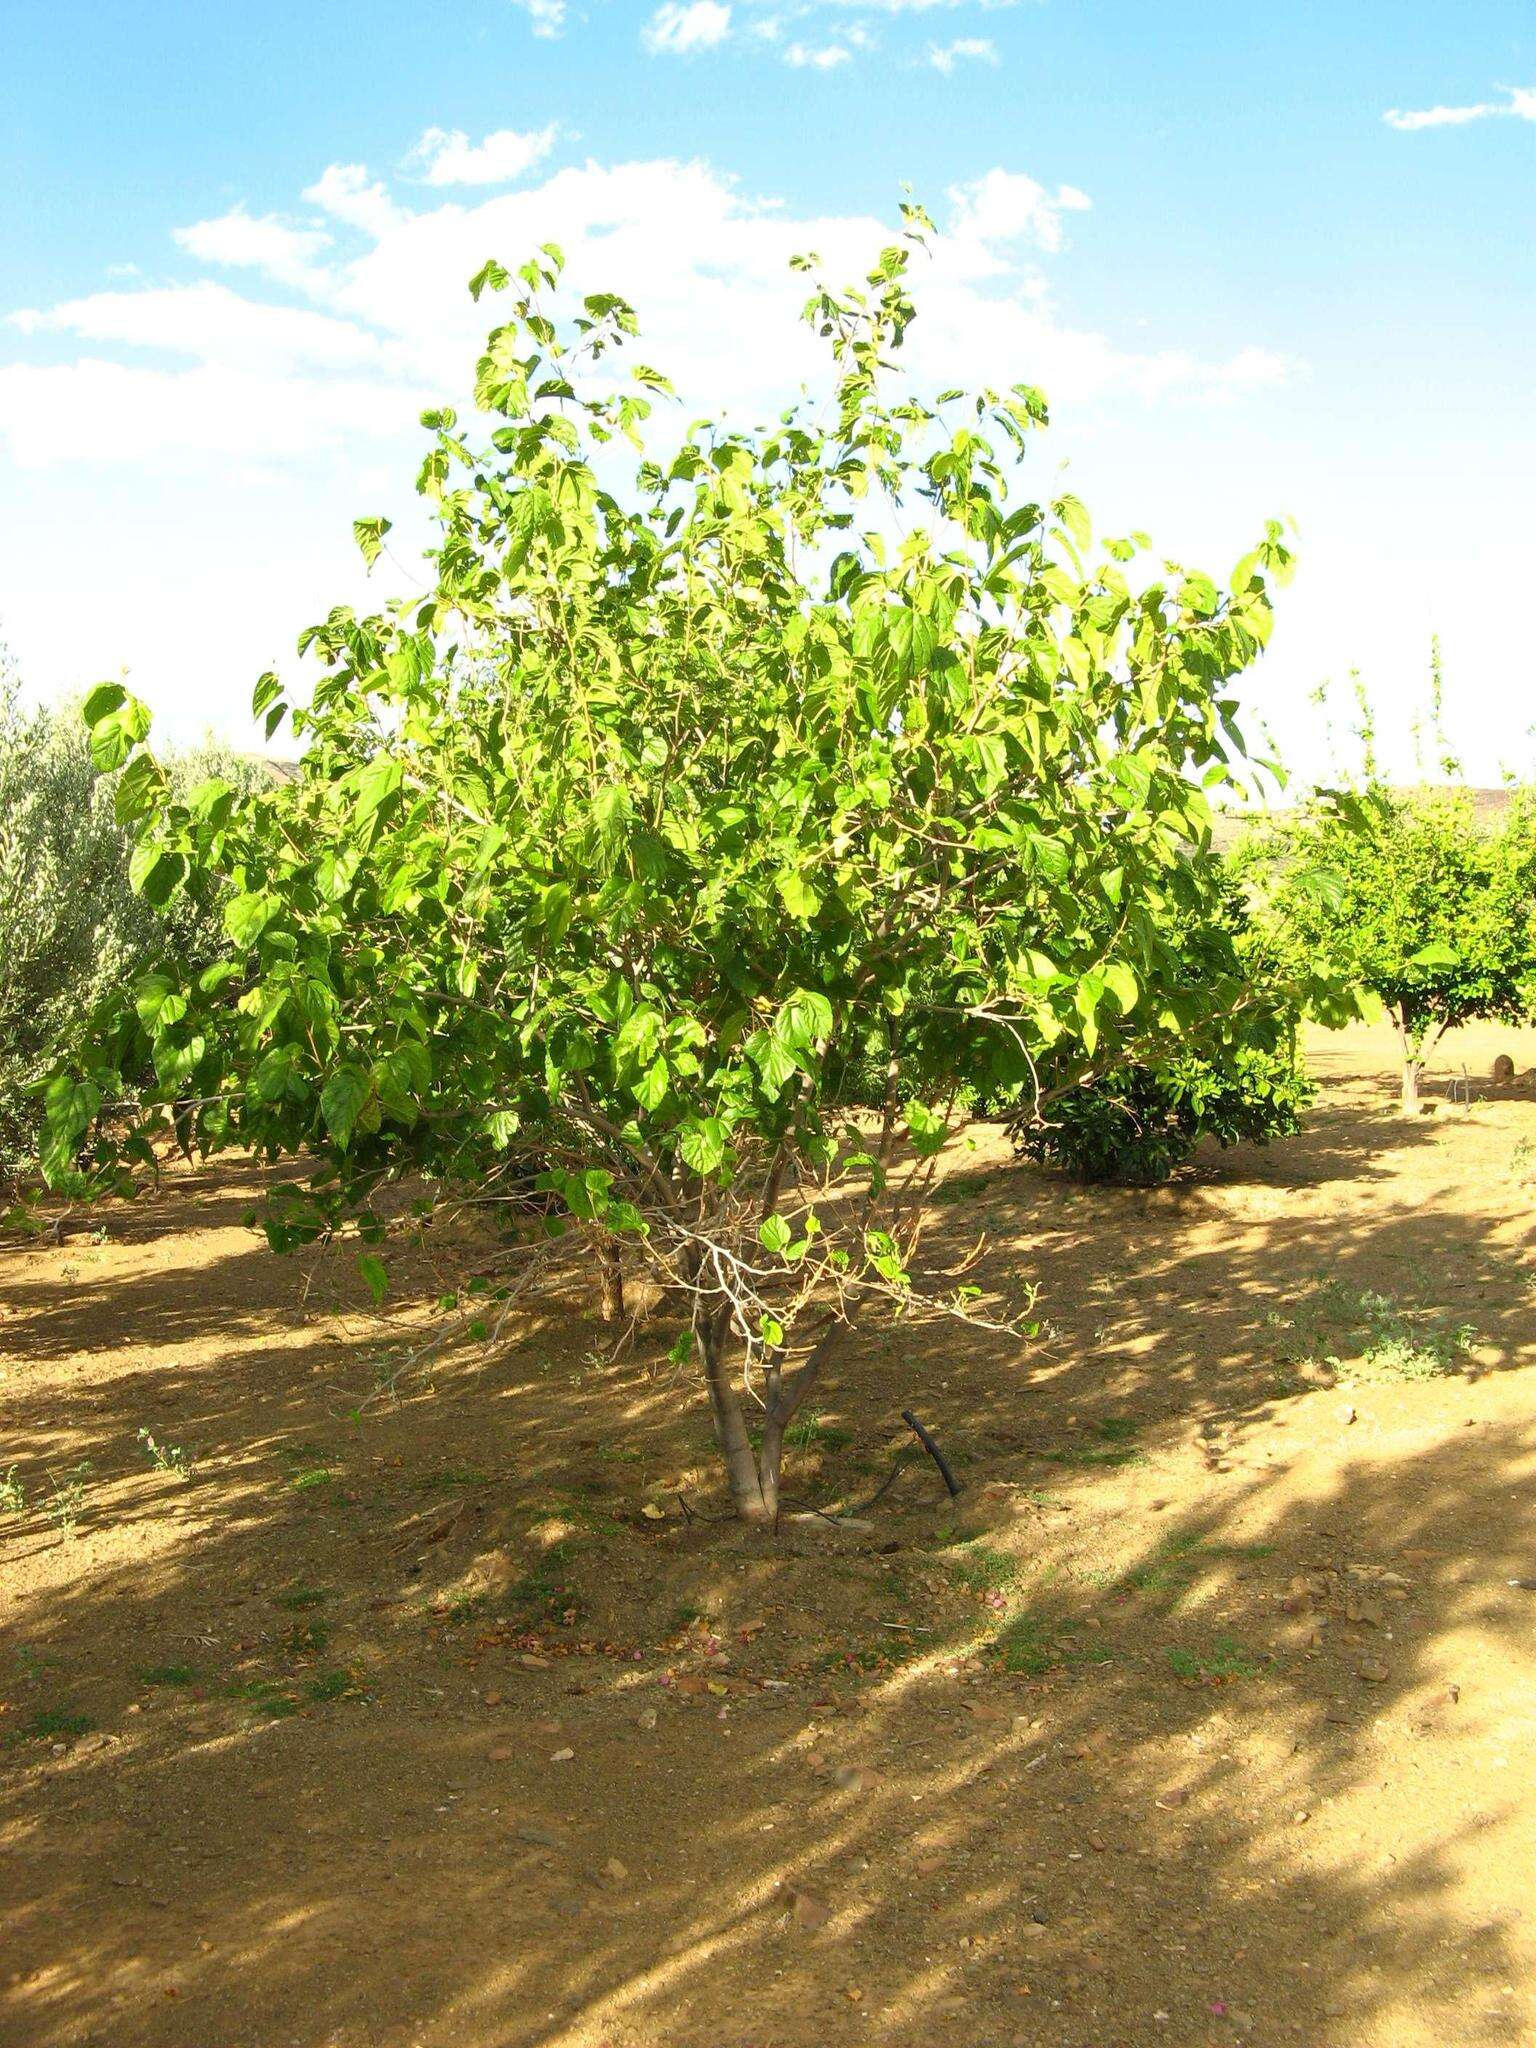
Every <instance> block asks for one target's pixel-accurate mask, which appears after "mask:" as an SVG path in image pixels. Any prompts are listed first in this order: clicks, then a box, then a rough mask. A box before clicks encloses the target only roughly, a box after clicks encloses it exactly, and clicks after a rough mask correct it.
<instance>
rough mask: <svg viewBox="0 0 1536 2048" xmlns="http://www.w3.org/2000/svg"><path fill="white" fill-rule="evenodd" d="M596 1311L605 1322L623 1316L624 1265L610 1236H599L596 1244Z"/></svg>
mask: <svg viewBox="0 0 1536 2048" xmlns="http://www.w3.org/2000/svg"><path fill="white" fill-rule="evenodd" d="M597 1312H598V1314H599V1315H600V1316H601V1317H602V1319H603V1321H604V1322H605V1323H617V1322H621V1321H622V1320H623V1317H624V1267H623V1263H622V1261H621V1260H620V1258H619V1248H618V1246H617V1245H616V1244H615V1243H614V1241H613V1239H612V1238H611V1237H603V1238H599V1240H598V1245H597Z"/></svg>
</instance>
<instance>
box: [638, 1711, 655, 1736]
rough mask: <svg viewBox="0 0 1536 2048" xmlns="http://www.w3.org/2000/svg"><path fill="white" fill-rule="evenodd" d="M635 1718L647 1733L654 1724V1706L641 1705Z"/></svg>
mask: <svg viewBox="0 0 1536 2048" xmlns="http://www.w3.org/2000/svg"><path fill="white" fill-rule="evenodd" d="M635 1719H636V1721H637V1722H638V1723H639V1725H640V1726H641V1727H642V1728H644V1729H645V1730H646V1732H647V1733H649V1732H650V1730H651V1729H652V1728H654V1727H655V1726H656V1709H655V1708H654V1707H642V1708H641V1709H640V1712H639V1713H638V1714H637V1715H636V1716H635Z"/></svg>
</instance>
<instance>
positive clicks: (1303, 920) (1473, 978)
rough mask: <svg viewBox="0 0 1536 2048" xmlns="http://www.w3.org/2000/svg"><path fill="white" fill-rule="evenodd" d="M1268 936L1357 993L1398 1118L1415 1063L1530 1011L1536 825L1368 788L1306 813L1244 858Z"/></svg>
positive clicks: (1449, 798) (1430, 791)
mask: <svg viewBox="0 0 1536 2048" xmlns="http://www.w3.org/2000/svg"><path fill="white" fill-rule="evenodd" d="M1245 864H1246V865H1247V866H1248V867H1249V868H1250V871H1253V872H1259V873H1263V874H1264V875H1266V877H1267V880H1266V884H1265V887H1266V894H1267V897H1268V906H1269V912H1268V914H1269V922H1270V925H1271V928H1272V930H1273V932H1274V934H1275V937H1276V940H1277V942H1278V943H1279V945H1280V946H1281V947H1282V949H1284V950H1285V951H1286V952H1288V953H1289V954H1290V955H1291V957H1292V958H1293V959H1294V960H1295V961H1296V962H1298V963H1300V962H1303V961H1304V962H1307V963H1309V964H1310V965H1312V966H1313V967H1314V968H1315V969H1317V970H1318V971H1320V972H1322V973H1323V974H1325V975H1332V976H1334V977H1336V978H1337V979H1339V980H1340V981H1342V982H1346V983H1349V984H1352V985H1354V986H1357V987H1359V988H1361V989H1364V990H1368V991H1370V992H1371V994H1373V995H1374V996H1375V997H1377V998H1378V999H1379V1001H1380V1002H1381V1003H1382V1004H1383V1005H1384V1007H1385V1008H1386V1010H1387V1013H1388V1015H1389V1016H1390V1017H1391V1019H1392V1021H1393V1023H1394V1025H1395V1026H1396V1029H1397V1032H1398V1036H1399V1040H1400V1042H1401V1045H1402V1053H1403V1095H1402V1100H1403V1108H1404V1110H1405V1112H1407V1113H1409V1114H1413V1113H1416V1112H1417V1110H1418V1107H1419V1083H1420V1079H1421V1076H1422V1072H1423V1065H1424V1058H1425V1055H1426V1053H1427V1052H1428V1051H1429V1049H1430V1048H1431V1047H1432V1046H1433V1044H1434V1043H1435V1041H1436V1039H1437V1038H1438V1037H1439V1036H1440V1034H1441V1033H1442V1032H1444V1031H1447V1030H1450V1029H1451V1028H1453V1027H1454V1026H1456V1025H1458V1024H1465V1023H1468V1022H1470V1021H1472V1020H1473V1019H1475V1018H1501V1019H1504V1020H1505V1021H1507V1022H1510V1023H1514V1022H1518V1021H1519V1020H1521V1019H1523V1018H1525V1017H1528V1016H1529V1015H1530V1014H1531V1010H1532V1004H1533V1000H1536V813H1533V811H1532V809H1531V806H1530V802H1529V799H1528V798H1527V797H1525V796H1523V795H1520V794H1512V795H1511V796H1510V799H1509V801H1508V804H1507V806H1506V807H1505V808H1504V809H1503V811H1502V813H1501V815H1500V816H1498V817H1497V818H1496V819H1494V820H1486V819H1480V818H1479V817H1478V815H1477V812H1476V809H1475V807H1474V803H1473V800H1472V797H1471V794H1470V793H1469V792H1468V791H1466V790H1464V789H1460V788H1456V787H1454V786H1448V787H1444V788H1438V787H1436V788H1421V789H1413V790H1396V789H1391V788H1388V787H1387V786H1385V785H1384V784H1382V783H1381V782H1379V781H1372V782H1368V783H1367V784H1366V785H1365V786H1364V787H1363V788H1362V789H1360V790H1359V791H1356V792H1351V793H1346V794H1343V795H1341V796H1340V795H1336V796H1328V797H1323V798H1320V799H1318V800H1316V801H1315V802H1314V803H1312V804H1311V805H1309V806H1308V807H1307V808H1306V809H1305V810H1303V811H1302V812H1301V813H1300V814H1299V815H1298V816H1297V817H1295V818H1293V819H1288V820H1284V821H1282V822H1281V823H1280V824H1279V825H1278V826H1277V827H1275V828H1274V829H1273V830H1272V831H1271V832H1269V833H1267V834H1265V835H1264V836H1262V837H1261V838H1260V839H1259V840H1258V842H1257V843H1256V844H1255V845H1254V846H1253V847H1252V848H1250V849H1249V851H1248V854H1247V858H1246V863H1245Z"/></svg>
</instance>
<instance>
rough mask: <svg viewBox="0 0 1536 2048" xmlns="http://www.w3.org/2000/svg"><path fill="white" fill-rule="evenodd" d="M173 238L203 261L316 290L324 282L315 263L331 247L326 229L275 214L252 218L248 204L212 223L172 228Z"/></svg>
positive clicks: (231, 210)
mask: <svg viewBox="0 0 1536 2048" xmlns="http://www.w3.org/2000/svg"><path fill="white" fill-rule="evenodd" d="M171 239H172V241H174V242H175V244H176V246H177V247H178V248H179V249H184V250H185V251H186V253H187V254H188V255H189V256H195V257H196V258H197V260H198V262H199V263H217V264H220V265H222V266H224V267H226V268H228V269H231V270H259V271H262V272H263V273H264V274H265V275H266V276H268V277H271V278H275V279H276V281H277V282H278V283H279V284H287V285H296V286H297V287H298V288H299V290H300V291H309V290H312V289H313V288H314V287H315V285H316V284H317V283H318V282H319V280H320V272H319V271H318V270H317V268H316V259H317V258H318V257H319V256H320V255H321V254H322V253H323V251H325V250H326V249H328V248H329V247H330V246H331V238H330V236H329V235H328V234H327V233H326V232H325V230H324V229H323V228H314V227H309V228H301V227H295V226H293V225H292V223H291V222H289V221H285V220H281V219H279V217H278V216H277V215H276V214H275V213H263V214H258V215H253V214H249V213H247V212H246V210H245V208H244V207H243V206H235V207H232V208H231V209H230V211H229V212H228V213H223V214H219V215H218V216H217V218H215V219H213V220H199V221H194V222H193V223H192V225H191V226H190V227H186V228H173V229H172V230H171Z"/></svg>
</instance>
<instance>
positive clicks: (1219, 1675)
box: [1168, 1636, 1264, 1684]
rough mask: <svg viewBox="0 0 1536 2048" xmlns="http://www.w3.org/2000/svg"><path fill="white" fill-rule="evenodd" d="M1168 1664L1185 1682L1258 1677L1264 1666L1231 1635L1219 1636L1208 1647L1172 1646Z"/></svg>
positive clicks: (1176, 1675)
mask: <svg viewBox="0 0 1536 2048" xmlns="http://www.w3.org/2000/svg"><path fill="white" fill-rule="evenodd" d="M1168 1667H1169V1669H1170V1670H1171V1671H1172V1673H1173V1675H1174V1677H1175V1678H1178V1679H1182V1680H1183V1681H1184V1682H1185V1683H1186V1684H1188V1683H1198V1682H1200V1681H1202V1680H1204V1681H1214V1682H1216V1683H1222V1682H1224V1681H1225V1680H1227V1679H1229V1678H1258V1677H1259V1676H1260V1675H1261V1674H1262V1672H1263V1669H1264V1667H1263V1665H1262V1664H1260V1663H1259V1662H1258V1661H1257V1659H1255V1658H1254V1657H1252V1656H1251V1655H1250V1654H1249V1652H1248V1651H1247V1650H1245V1649H1244V1648H1243V1646H1242V1644H1241V1643H1239V1642H1238V1641H1237V1640H1236V1639H1235V1638H1234V1637H1232V1636H1217V1638H1216V1640H1215V1641H1214V1642H1213V1643H1212V1644H1211V1646H1210V1648H1209V1649H1208V1650H1184V1649H1172V1650H1170V1651H1169V1652H1168Z"/></svg>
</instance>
